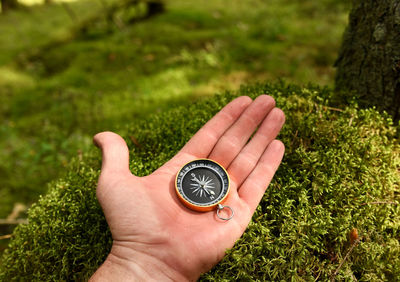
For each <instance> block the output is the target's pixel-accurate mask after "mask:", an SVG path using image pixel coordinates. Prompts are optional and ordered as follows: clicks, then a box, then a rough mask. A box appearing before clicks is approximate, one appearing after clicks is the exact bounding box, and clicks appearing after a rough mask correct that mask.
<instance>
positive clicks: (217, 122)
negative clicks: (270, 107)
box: [181, 96, 252, 158]
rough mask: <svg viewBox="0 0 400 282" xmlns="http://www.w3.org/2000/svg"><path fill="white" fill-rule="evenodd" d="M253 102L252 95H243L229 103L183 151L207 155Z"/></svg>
mask: <svg viewBox="0 0 400 282" xmlns="http://www.w3.org/2000/svg"><path fill="white" fill-rule="evenodd" d="M251 102H252V100H251V98H250V97H247V96H241V97H238V98H236V99H235V100H233V101H232V102H230V103H229V104H227V105H226V106H225V107H224V108H223V109H222V110H221V111H219V112H218V113H217V114H216V115H215V116H214V117H213V118H212V119H210V120H209V121H208V122H207V123H206V124H205V125H204V126H203V127H202V128H201V129H200V130H199V131H198V132H197V133H196V134H195V135H194V136H193V137H192V138H191V139H190V140H189V142H188V143H187V144H186V145H185V146H184V147H183V148H182V150H181V152H183V153H186V154H190V155H194V156H196V157H198V158H204V157H207V156H208V155H209V154H210V152H211V150H212V149H213V148H214V146H215V144H216V143H217V141H218V140H219V138H220V137H221V136H222V135H223V134H224V132H225V131H226V130H227V129H228V128H229V127H230V126H231V125H232V124H233V123H234V122H235V121H236V120H237V119H238V118H239V116H240V115H241V114H242V113H243V111H244V110H245V109H246V108H247V107H248V106H249V105H250V104H251Z"/></svg>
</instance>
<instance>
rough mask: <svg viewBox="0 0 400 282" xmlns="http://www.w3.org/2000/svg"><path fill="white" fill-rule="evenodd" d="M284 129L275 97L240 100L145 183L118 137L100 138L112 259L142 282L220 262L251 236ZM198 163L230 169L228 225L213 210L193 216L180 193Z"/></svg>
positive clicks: (100, 192)
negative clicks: (185, 175)
mask: <svg viewBox="0 0 400 282" xmlns="http://www.w3.org/2000/svg"><path fill="white" fill-rule="evenodd" d="M283 123H284V114H283V112H282V111H281V110H280V109H278V108H275V101H274V100H273V99H272V98H271V97H270V96H267V95H262V96H259V97H258V98H257V99H255V100H254V101H252V100H251V99H250V98H249V97H239V98H236V99H235V100H233V101H232V102H231V103H229V104H228V105H226V106H225V107H224V108H223V109H222V110H221V111H220V112H219V113H218V114H216V115H215V116H214V117H213V118H212V119H211V120H210V121H208V122H207V123H206V124H205V125H204V126H203V127H202V128H201V129H200V130H199V131H198V132H197V133H196V134H195V135H194V136H193V137H192V138H191V139H190V141H189V142H188V143H187V144H186V145H185V146H184V147H183V148H182V149H181V150H180V151H179V152H178V154H177V155H176V156H175V157H173V158H172V159H171V160H170V161H168V162H167V163H165V164H164V165H163V166H162V167H160V168H159V169H158V170H156V171H155V172H153V173H152V174H151V175H149V176H145V177H137V176H134V175H133V174H132V173H131V172H130V170H129V152H128V148H127V146H126V143H125V141H124V140H123V139H122V138H121V137H120V136H119V135H117V134H115V133H111V132H102V133H99V134H97V135H96V136H95V137H94V142H95V144H97V145H98V146H99V147H100V148H101V149H102V152H103V165H102V171H101V175H100V179H99V183H98V188H97V197H98V200H99V202H100V204H101V206H102V208H103V211H104V214H105V217H106V220H107V222H108V224H109V227H110V229H111V233H112V236H113V247H112V250H111V253H110V255H109V258H108V259H110V260H113V261H114V263H116V264H118V265H120V266H122V267H124V270H121V271H119V272H118V273H119V274H121V273H124V275H125V278H127V276H126V274H128V273H130V274H131V275H134V276H135V277H136V279H139V280H147V279H151V278H152V279H155V280H160V279H167V278H168V279H170V280H195V279H197V278H198V277H199V275H200V274H201V273H203V272H206V271H208V270H209V269H211V268H212V267H213V266H214V265H215V264H217V263H218V262H219V261H220V260H221V259H222V258H223V256H224V254H225V251H226V249H228V248H231V247H232V246H233V245H234V243H235V241H236V240H237V239H238V238H240V236H241V235H242V234H243V232H244V231H245V229H246V227H247V225H248V223H249V222H250V220H251V217H252V215H253V213H254V210H255V209H256V207H257V205H258V203H259V202H260V200H261V198H262V196H263V194H264V192H265V189H266V188H267V186H268V184H269V183H270V181H271V179H272V177H273V175H274V173H275V171H276V169H277V168H278V166H279V164H280V162H281V159H282V156H283V153H284V146H283V144H282V143H281V142H280V141H277V140H275V138H276V136H277V135H278V133H279V131H280V129H281V127H282V125H283ZM257 128H258V130H257V132H256V133H255V134H254V136H253V133H254V131H255V130H256V129H257ZM251 136H253V137H252V138H251V139H250V137H251ZM249 139H250V141H249ZM199 158H208V159H212V160H215V161H217V162H218V163H220V164H221V165H222V166H224V167H225V168H226V169H227V172H228V174H229V176H230V180H231V181H230V194H229V197H228V199H227V201H226V202H225V203H226V204H227V205H229V206H230V207H232V209H233V210H234V212H235V216H234V217H233V218H232V219H231V220H229V221H222V220H220V219H218V217H216V213H215V211H211V212H204V213H203V212H196V211H192V210H190V209H188V208H186V207H185V206H184V205H183V204H182V203H181V202H180V201H179V199H178V197H177V195H176V191H175V177H176V174H177V172H178V171H179V169H180V168H181V167H182V166H183V165H184V164H186V163H187V162H190V161H192V160H194V159H199ZM99 273H100V272H99ZM99 273H96V274H97V278H100V275H99ZM96 274H95V276H94V277H96ZM103 278H104V276H103ZM131 278H132V279H133V276H131ZM127 280H129V279H127Z"/></svg>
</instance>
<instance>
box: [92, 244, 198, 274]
mask: <svg viewBox="0 0 400 282" xmlns="http://www.w3.org/2000/svg"><path fill="white" fill-rule="evenodd" d="M190 280H191V279H188V278H187V277H185V276H184V275H182V274H181V273H179V272H178V271H176V270H175V269H173V268H171V267H170V266H169V265H167V264H166V263H164V262H162V261H160V260H158V259H157V258H155V257H153V256H150V255H147V254H144V253H141V252H137V251H135V250H132V249H130V248H126V247H124V246H120V245H116V244H113V247H112V249H111V252H110V254H109V255H108V257H107V259H106V260H105V261H104V263H103V264H102V265H101V266H100V268H99V269H98V270H97V271H96V272H95V273H94V274H93V276H92V277H91V279H90V281H190ZM192 281H194V280H192Z"/></svg>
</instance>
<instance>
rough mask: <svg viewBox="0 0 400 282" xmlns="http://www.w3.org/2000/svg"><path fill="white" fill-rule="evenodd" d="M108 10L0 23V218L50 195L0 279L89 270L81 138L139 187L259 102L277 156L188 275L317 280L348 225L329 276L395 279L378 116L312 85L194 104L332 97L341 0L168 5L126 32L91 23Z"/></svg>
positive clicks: (90, 189)
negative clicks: (250, 204) (213, 126)
mask: <svg viewBox="0 0 400 282" xmlns="http://www.w3.org/2000/svg"><path fill="white" fill-rule="evenodd" d="M26 1H27V2H29V0H26ZM115 2H116V0H114V1H109V2H105V1H100V0H99V1H94V0H80V1H69V2H67V5H68V6H67V8H68V10H67V8H66V6H65V5H61V3H60V2H57V1H56V2H54V3H53V4H51V5H37V6H30V7H29V8H24V9H21V10H18V11H15V12H10V13H8V14H5V15H1V16H0V35H1V36H0V118H1V120H2V123H1V124H0V134H1V138H0V148H1V150H0V159H1V163H0V218H6V217H7V216H8V215H9V214H10V212H11V210H12V209H13V206H14V205H15V203H17V202H21V203H24V204H26V205H27V206H30V205H31V204H32V203H33V202H35V201H37V199H38V198H39V195H40V194H46V191H47V190H48V188H50V190H49V193H48V195H47V196H44V197H43V198H42V199H41V200H39V202H38V204H36V205H35V207H34V208H32V210H31V211H30V212H29V221H30V223H29V224H28V225H22V226H20V227H19V228H18V229H17V231H16V233H15V235H14V238H15V239H14V240H13V241H12V242H11V246H10V249H9V251H8V253H7V254H6V256H4V258H3V269H2V273H3V274H0V280H1V278H3V280H5V281H7V280H10V278H15V279H17V280H50V279H54V280H82V279H83V278H86V277H87V276H89V275H90V274H91V273H92V271H93V270H94V269H95V268H96V267H97V266H98V265H99V263H101V261H102V260H103V259H104V256H105V255H106V252H107V248H108V247H109V246H110V236H109V232H108V229H107V225H106V223H105V221H104V218H103V216H102V213H101V210H100V208H99V206H98V204H97V202H96V199H95V198H94V189H95V185H96V177H97V175H98V169H99V163H100V155H99V153H98V151H97V150H95V149H94V148H92V146H93V145H92V142H91V138H92V136H93V135H94V134H95V133H96V132H98V131H103V130H113V131H117V132H119V133H121V134H122V135H123V136H124V137H125V139H126V140H127V141H128V143H129V146H130V149H131V157H132V166H131V169H132V171H133V172H135V173H137V174H140V175H144V174H147V173H149V172H151V171H152V170H154V169H155V168H156V167H157V166H159V165H160V164H162V163H163V162H164V161H166V160H167V159H168V158H169V157H171V156H172V155H173V154H174V152H176V151H177V150H178V149H179V148H180V147H181V146H182V145H183V144H184V142H185V141H186V140H188V138H189V137H190V136H191V134H193V133H194V132H195V130H196V129H198V128H199V127H200V126H201V125H202V124H203V123H204V122H205V121H206V120H207V119H208V118H210V117H211V116H212V114H213V113H215V112H216V111H217V110H218V109H219V108H220V107H222V105H224V104H225V103H226V102H227V101H229V100H230V99H232V98H233V96H235V95H239V94H246V95H247V94H248V95H250V96H252V97H255V96H256V95H258V94H261V93H268V94H271V95H273V96H274V97H275V98H276V99H277V102H278V106H279V107H281V108H283V109H284V111H285V113H286V115H287V125H286V127H285V129H284V131H283V132H282V134H281V136H280V138H281V139H282V140H283V141H284V143H285V144H286V147H287V151H286V156H285V159H284V161H283V164H282V166H281V168H280V170H279V171H278V174H277V177H276V178H275V180H274V183H273V184H272V185H271V187H270V189H269V190H268V192H267V194H266V195H265V198H264V200H263V202H262V204H261V205H260V207H259V209H258V210H257V212H256V214H255V216H254V218H253V221H252V223H251V224H250V226H249V228H248V230H247V231H246V233H245V234H244V236H243V238H242V239H241V240H240V241H239V242H238V243H237V244H236V245H235V247H234V249H232V250H230V251H229V252H228V255H227V257H226V258H225V259H224V260H223V261H222V262H221V263H220V264H219V265H218V266H217V267H216V268H215V269H213V270H212V271H211V272H209V273H207V274H205V275H204V276H203V277H202V279H203V280H207V281H208V280H216V281H221V280H224V279H225V280H231V279H232V278H233V279H241V280H243V281H247V280H249V279H255V280H257V279H258V280H290V279H292V280H293V279H295V280H307V281H309V280H315V279H320V280H327V279H329V277H330V276H331V275H332V273H333V272H334V271H335V269H336V268H337V267H338V266H339V264H340V263H342V262H343V260H344V257H345V255H346V253H347V251H348V250H349V249H350V242H349V238H348V236H349V232H350V231H351V230H352V229H353V228H356V229H357V230H358V232H359V236H360V243H358V244H357V245H356V246H355V247H354V249H353V251H352V253H351V254H350V255H349V257H348V258H347V259H346V262H344V263H343V266H342V267H341V269H340V271H339V273H338V275H337V278H338V279H343V280H351V279H353V280H354V278H356V279H358V280H361V281H366V280H373V281H379V280H383V281H396V280H400V273H399V269H400V261H399V257H400V243H399V242H400V233H399V227H400V220H399V218H400V205H399V195H400V191H399V188H398V187H399V173H398V168H399V162H400V159H399V158H400V157H399V147H398V143H397V142H398V141H397V139H396V137H395V134H396V133H395V128H394V127H393V126H391V123H390V121H389V119H388V118H387V116H385V115H380V114H378V113H376V112H374V111H373V110H366V111H365V110H357V109H356V104H355V103H354V102H351V103H348V102H349V101H347V102H344V101H337V100H335V98H334V96H332V93H331V92H330V91H329V90H327V89H324V88H318V87H314V86H310V87H295V86H286V85H284V84H274V85H270V84H261V85H258V86H254V87H242V89H241V90H240V91H239V92H235V91H232V92H229V93H226V94H223V95H218V96H216V97H214V98H211V97H210V96H212V95H214V94H215V93H223V92H225V90H229V89H231V90H235V89H238V88H239V86H240V85H241V84H248V85H252V83H254V82H256V81H276V80H279V79H285V80H286V81H288V82H292V83H296V84H299V85H301V84H305V83H308V82H313V84H319V85H328V86H332V85H333V74H334V69H333V67H332V65H333V63H334V61H335V58H336V56H337V51H338V48H339V46H340V43H341V37H342V33H343V31H344V28H345V25H346V21H347V12H348V8H349V7H348V5H347V4H346V3H345V2H346V1H332V0H321V1H313V0H305V1H295V0H279V1H278V0H268V1H261V0H247V1H239V0H234V1H229V5H227V4H226V1H223V0H215V1H205V0H201V1H194V0H185V1H184V0H168V1H165V3H166V11H165V12H164V13H162V14H160V15H157V16H155V17H152V18H150V19H147V20H143V21H137V22H135V23H133V24H132V23H129V22H128V20H127V19H129V17H131V16H132V14H134V13H135V12H136V10H135V9H123V10H121V11H119V12H118V13H117V14H116V16H117V17H116V18H115V19H116V20H115V21H113V22H110V23H107V22H104V21H101V20H99V19H101V18H99V15H100V16H101V15H104V14H105V11H106V10H107V9H108V8H110V7H111V6H112V5H113V3H115ZM68 11H69V12H68ZM71 11H72V14H71ZM95 19H97V20H95ZM204 97H209V98H207V99H206V100H203V98H204ZM348 97H350V98H351V95H348ZM349 100H351V99H349ZM195 101H197V102H196V103H194V104H193V102H195ZM183 116H184V117H185V118H182V117H183ZM188 116H189V117H190V118H188ZM136 140H137V141H136ZM165 140H168V142H166V141H165ZM137 142H138V143H139V144H140V147H138V146H137V144H135V143H137ZM58 178H60V179H59V180H54V179H58ZM50 181H52V182H51V184H50V185H47V183H49V182H50ZM23 216H24V215H23ZM0 235H3V234H0ZM7 242H8V240H1V242H0V248H4V246H5V243H7ZM1 275H3V276H1Z"/></svg>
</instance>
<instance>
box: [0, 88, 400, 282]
mask: <svg viewBox="0 0 400 282" xmlns="http://www.w3.org/2000/svg"><path fill="white" fill-rule="evenodd" d="M261 93H268V94H270V95H272V96H273V97H274V98H275V99H276V101H277V105H278V106H279V107H281V108H282V109H283V110H284V111H285V113H286V116H287V123H286V125H285V127H284V129H283V131H282V133H281V135H280V139H281V140H283V142H284V143H285V145H286V154H285V157H284V160H283V163H282V165H281V167H280V169H279V170H278V172H277V175H276V177H275V179H274V181H273V183H272V184H271V186H270V187H269V189H268V191H267V193H266V194H265V197H264V198H263V200H262V202H261V204H260V206H259V207H258V209H257V211H256V213H255V215H254V217H253V220H252V222H251V223H250V225H249V227H248V229H247V230H246V232H245V234H244V235H243V237H242V238H241V239H240V240H239V241H238V242H237V243H236V245H235V246H234V248H233V249H231V250H229V251H228V254H227V256H226V257H225V258H224V259H223V260H222V262H220V263H219V264H218V265H217V266H216V267H215V268H214V269H212V270H211V271H210V272H209V273H206V274H204V275H203V276H202V278H201V279H202V280H204V281H209V280H210V281H224V280H225V281H229V280H235V279H236V280H249V279H251V280H291V279H294V280H314V279H316V278H318V279H320V280H327V279H329V277H330V275H331V274H332V273H333V272H334V271H335V269H336V268H337V267H338V265H339V263H340V262H341V261H342V260H343V258H344V256H345V254H346V252H347V251H348V249H349V246H350V243H349V239H348V234H349V232H350V230H351V229H352V228H357V229H358V232H359V234H360V238H361V241H360V243H359V244H358V245H357V246H356V247H355V248H354V250H353V252H352V253H351V254H350V256H349V257H348V258H347V261H346V262H345V263H344V264H343V266H342V268H341V270H340V272H339V274H338V275H337V278H338V279H348V280H350V279H353V277H355V278H357V279H358V280H390V281H394V280H399V279H400V229H399V228H400V221H399V218H400V205H398V203H399V202H400V193H399V192H400V191H399V188H398V187H399V183H400V176H399V174H398V171H397V169H398V168H399V164H400V155H399V144H398V143H397V141H396V138H395V134H396V132H395V128H394V127H393V126H392V124H391V121H390V120H389V119H388V118H387V116H386V115H381V114H379V113H377V112H376V111H374V110H372V109H371V110H358V109H356V106H353V107H347V108H343V109H341V110H340V111H339V110H338V109H336V108H330V107H329V106H328V105H329V104H330V100H331V93H330V91H329V90H327V89H320V88H316V87H312V86H310V87H309V88H304V89H303V88H300V87H296V86H287V85H283V84H281V85H269V84H266V85H256V86H249V87H242V88H241V90H240V91H238V92H237V93H228V92H227V93H225V94H222V95H216V96H214V97H211V98H208V99H204V100H201V101H199V102H197V103H194V104H192V105H191V106H189V107H177V108H174V109H171V110H169V111H166V112H163V113H159V114H154V115H152V116H150V117H149V118H148V119H146V120H142V121H140V122H135V123H134V124H132V125H128V126H126V128H125V129H122V130H121V131H120V132H119V133H120V134H122V136H124V137H125V140H127V143H128V146H129V148H130V153H131V154H130V155H131V170H132V172H133V173H135V174H137V175H146V174H148V173H151V172H152V171H153V170H154V169H156V168H157V167H159V166H160V165H161V164H163V163H164V162H165V161H167V160H168V159H169V158H170V157H172V156H173V155H174V154H175V153H176V152H177V151H178V150H179V149H180V148H181V147H182V146H183V145H184V144H185V142H187V140H188V139H189V138H190V137H191V136H192V135H193V134H194V133H195V132H196V131H197V130H198V129H199V128H200V127H201V126H202V125H203V124H204V123H205V122H206V121H207V120H208V119H209V118H211V117H212V116H213V115H214V114H215V113H216V112H217V111H218V110H219V109H220V108H221V107H222V106H223V105H225V104H226V103H227V102H229V101H230V100H232V99H233V98H234V97H235V96H237V95H249V96H251V97H253V98H254V97H256V96H257V95H259V94H261ZM130 136H134V137H135V138H136V139H137V140H138V142H139V144H140V146H137V145H135V144H134V143H133V142H132V141H131V138H130ZM99 169H100V152H99V151H98V150H97V149H95V148H92V149H91V150H89V151H88V152H86V153H85V154H84V155H83V157H82V158H81V159H79V158H77V159H75V160H74V161H73V162H72V164H71V165H70V166H69V171H68V173H67V174H66V176H65V177H64V178H63V179H60V180H58V181H55V182H53V183H51V184H50V190H49V193H48V194H47V195H46V196H44V197H42V198H41V199H40V200H39V201H38V203H37V204H35V205H34V206H33V207H32V208H31V209H30V211H29V224H26V225H20V226H18V227H17V229H16V230H15V232H14V238H13V239H12V240H11V243H10V246H9V249H7V250H6V252H5V254H4V256H3V266H2V271H1V274H0V280H4V281H8V280H11V279H16V280H41V281H45V280H83V279H85V278H88V277H89V276H90V275H91V274H92V273H93V272H94V271H95V269H96V268H97V267H98V266H99V265H100V264H101V263H102V261H103V260H104V259H105V257H106V255H107V253H108V251H109V249H110V246H111V237H110V232H109V230H108V227H107V224H106V222H105V219H104V217H103V215H102V211H101V208H100V207H99V204H98V203H97V201H96V198H95V189H96V181H97V177H98V175H99ZM395 203H397V204H395Z"/></svg>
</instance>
